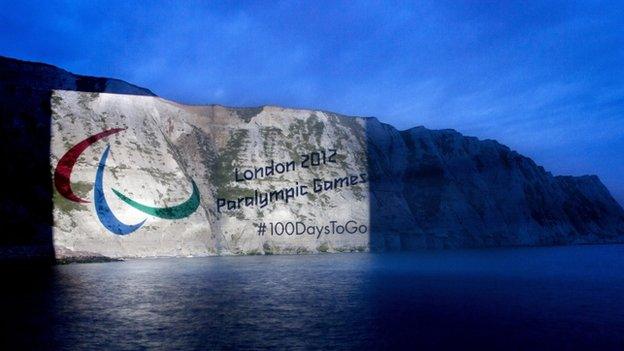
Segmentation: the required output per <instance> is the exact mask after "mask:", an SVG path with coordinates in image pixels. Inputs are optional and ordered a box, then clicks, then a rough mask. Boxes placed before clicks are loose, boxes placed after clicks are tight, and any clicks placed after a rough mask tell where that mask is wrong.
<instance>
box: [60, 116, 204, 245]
mask: <svg viewBox="0 0 624 351" xmlns="http://www.w3.org/2000/svg"><path fill="white" fill-rule="evenodd" d="M125 129H126V128H114V129H109V130H105V131H103V132H100V133H97V134H95V135H92V136H90V137H88V138H86V139H85V140H83V141H81V142H79V143H78V144H76V145H74V146H73V147H72V148H71V149H69V150H68V151H67V152H66V153H65V155H63V157H61V159H60V160H59V162H58V164H57V165H56V169H55V170H54V186H55V187H56V189H57V190H58V192H59V194H61V195H62V196H63V197H64V198H66V199H67V200H69V201H73V202H76V203H89V201H88V200H85V199H82V198H80V197H78V196H77V195H76V194H74V192H73V191H72V188H71V182H70V179H71V173H72V170H73V168H74V165H75V164H76V161H77V160H78V157H79V156H80V155H81V154H82V153H83V152H84V151H85V150H86V149H87V148H88V147H89V146H90V145H91V144H93V143H95V142H96V141H98V140H100V139H103V138H106V137H107V136H109V135H112V134H116V133H119V132H121V131H123V130H125ZM109 150H110V145H108V146H107V147H106V150H104V153H103V154H102V157H101V158H100V163H99V165H98V168H97V172H96V175H95V185H94V189H93V198H94V199H93V200H94V203H95V212H96V213H97V216H98V218H99V220H100V222H102V225H103V226H104V227H105V228H106V229H108V230H109V231H111V232H112V233H114V234H117V235H127V234H130V233H132V232H134V231H135V230H137V229H139V228H140V227H141V226H142V225H143V223H145V221H146V220H147V218H145V219H143V220H142V221H141V222H139V223H137V224H125V223H123V222H121V221H120V220H119V219H117V217H116V216H115V215H114V214H113V211H111V208H110V207H109V205H108V202H107V201H106V197H105V196H104V187H103V183H104V179H103V178H104V168H105V167H106V159H107V158H108V153H109ZM191 183H192V184H193V194H192V195H191V197H190V198H189V199H188V200H186V201H185V202H183V203H181V204H179V205H175V206H171V207H151V206H147V205H143V204H140V203H138V202H136V201H134V200H132V199H131V198H129V197H128V196H126V195H124V194H122V193H120V192H119V191H117V190H115V189H113V193H115V195H117V196H118V197H119V198H120V199H121V200H123V201H124V202H125V203H127V204H128V205H130V206H132V207H134V208H135V209H137V210H139V211H141V212H143V213H146V214H148V215H150V216H154V217H158V218H163V219H180V218H185V217H188V216H190V215H191V214H192V213H193V212H195V211H196V210H197V208H198V207H199V190H198V189H197V185H196V184H195V181H193V180H192V179H191Z"/></svg>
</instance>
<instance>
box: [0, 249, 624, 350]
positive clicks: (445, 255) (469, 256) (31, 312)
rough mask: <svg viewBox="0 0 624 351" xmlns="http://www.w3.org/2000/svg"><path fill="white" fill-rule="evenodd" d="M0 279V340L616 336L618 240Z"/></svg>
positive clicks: (567, 344) (145, 264)
mask: <svg viewBox="0 0 624 351" xmlns="http://www.w3.org/2000/svg"><path fill="white" fill-rule="evenodd" d="M15 271H16V269H13V272H14V273H15ZM3 280H4V282H7V283H10V284H3V287H2V289H3V292H2V294H3V295H4V296H3V298H2V304H3V305H2V307H3V317H2V318H3V321H4V323H6V324H5V326H4V328H3V329H4V330H3V331H4V332H9V337H8V339H5V340H4V341H5V342H12V343H21V345H22V346H27V347H34V348H60V349H78V350H89V349H94V348H105V349H129V350H132V349H145V348H147V349H215V348H217V349H223V348H225V349H231V348H236V349H257V348H280V349H327V348H332V349H362V348H368V349H384V348H385V349H394V348H396V347H400V346H402V347H404V348H409V347H413V346H424V347H442V346H447V347H448V346H464V347H468V346H471V347H474V346H483V347H488V348H489V347H498V348H504V349H517V348H519V349H527V348H531V349H534V348H535V347H538V348H548V347H550V348H553V347H556V348H579V347H585V348H590V347H592V348H594V349H605V348H614V349H615V348H622V347H624V246H582V247H559V248H532V249H493V250H468V251H437V252H418V253H410V254H400V255H375V254H342V255H332V254H326V255H310V256H266V257H261V256H255V257H214V258H193V259H158V260H135V261H127V262H115V263H98V264H74V265H66V266H56V267H53V268H51V269H49V270H47V271H36V270H25V271H23V272H20V273H19V274H5V278H4V279H3Z"/></svg>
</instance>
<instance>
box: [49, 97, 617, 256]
mask: <svg viewBox="0 0 624 351" xmlns="http://www.w3.org/2000/svg"><path fill="white" fill-rule="evenodd" d="M52 110H53V116H52V146H51V150H52V158H51V161H50V162H51V164H52V165H53V166H55V165H56V169H57V170H58V168H59V166H58V165H63V161H61V160H62V159H63V158H64V157H65V156H63V155H65V154H67V153H70V154H71V153H72V152H71V151H68V150H72V149H73V148H74V147H75V145H76V144H80V143H81V142H84V140H90V142H88V144H89V146H88V147H87V148H83V149H81V150H82V153H80V155H78V156H76V155H74V156H75V164H74V165H73V168H72V169H71V175H69V177H67V179H65V180H66V181H67V183H68V184H67V185H66V186H65V188H70V189H71V193H72V194H73V195H68V194H67V189H65V190H63V187H62V186H61V187H59V186H57V189H56V190H55V196H54V205H55V209H54V219H55V225H54V243H55V246H56V247H57V250H59V251H60V252H81V253H91V254H102V255H106V256H112V257H128V256H130V257H132V256H140V257H143V256H195V255H212V254H275V253H311V252H344V251H368V250H396V249H414V248H447V247H485V246H509V245H549V244H566V243H586V242H617V241H621V238H622V237H621V235H622V233H623V232H624V226H623V223H624V217H623V215H622V209H621V208H620V207H619V205H618V204H617V203H616V202H615V201H614V200H613V199H612V198H611V196H610V195H609V193H608V191H607V190H606V189H605V188H604V187H603V186H602V184H601V183H600V181H599V180H598V179H597V178H596V177H578V178H575V177H553V176H552V175H551V174H550V173H547V172H546V171H544V169H543V168H541V167H539V166H537V165H535V163H533V161H531V160H530V159H528V158H526V157H523V156H521V155H519V154H517V153H515V152H513V151H511V150H509V148H507V147H505V146H503V145H500V144H499V143H497V142H495V141H487V140H486V141H480V140H478V139H476V138H471V137H464V136H462V135H461V134H459V133H457V132H455V131H452V130H442V131H432V130H428V129H425V128H423V127H417V128H413V129H410V130H407V131H403V132H399V131H397V130H396V129H394V128H393V127H391V126H388V125H385V124H382V123H379V122H378V121H377V120H376V119H374V118H357V117H345V116H339V115H336V114H332V113H327V112H322V111H310V110H293V109H284V108H278V107H263V108H256V109H234V108H225V107H221V106H184V105H180V104H176V103H173V102H170V101H166V100H163V99H161V98H157V97H151V96H131V95H116V94H106V93H84V92H73V91H55V92H54V94H53V95H52ZM57 173H58V171H57ZM57 178H58V175H57ZM55 183H56V179H55ZM73 197H75V198H77V199H82V200H86V201H90V202H88V203H85V202H80V201H72V198H73ZM74 200H76V199H74Z"/></svg>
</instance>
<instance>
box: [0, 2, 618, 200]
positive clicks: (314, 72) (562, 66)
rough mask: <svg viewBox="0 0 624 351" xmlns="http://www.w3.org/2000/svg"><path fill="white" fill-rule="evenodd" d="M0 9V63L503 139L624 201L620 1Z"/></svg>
mask: <svg viewBox="0 0 624 351" xmlns="http://www.w3.org/2000/svg"><path fill="white" fill-rule="evenodd" d="M180 3H181V4H176V3H175V2H173V1H170V2H169V1H168V2H159V1H149V2H145V3H144V4H142V5H140V4H137V3H134V2H132V3H131V2H127V1H101V2H98V1H90V2H79V3H76V4H74V3H73V2H71V1H70V2H54V1H51V2H42V3H39V2H37V3H30V2H29V1H22V2H20V3H19V4H17V3H16V2H15V1H5V0H0V5H1V6H2V9H3V10H2V11H1V12H0V55H5V56H11V57H17V58H21V59H26V60H36V61H43V62H48V63H51V64H54V65H57V66H60V67H63V68H65V69H68V70H70V71H72V72H75V73H81V74H88V75H98V76H107V77H116V78H121V79H124V80H127V81H129V82H132V83H135V84H138V85H141V86H145V87H148V88H150V89H152V90H153V91H154V92H156V93H157V94H159V95H161V96H163V97H165V98H169V99H173V100H177V101H181V102H187V103H219V104H224V105H231V106H254V105H264V104H273V105H281V106H289V107H309V108H317V109H324V110H330V111H335V112H340V113H344V114H348V115H361V116H376V117H378V118H379V119H380V120H381V121H384V122H387V123H390V124H392V125H394V126H396V127H397V128H399V129H406V128H409V127H413V126H416V125H424V126H426V127H430V128H454V129H457V130H458V131H460V132H462V133H464V134H468V135H474V136H478V137H479V138H490V139H497V140H499V141H500V142H502V143H504V144H507V145H509V146H510V147H512V148H513V149H515V150H517V151H519V152H521V153H523V154H525V155H527V156H530V157H532V158H533V159H535V160H536V161H537V162H538V163H540V164H542V165H544V166H545V167H546V169H548V170H551V171H552V172H553V173H555V174H572V175H581V174H598V175H599V176H600V178H601V179H602V180H603V181H604V182H605V183H606V184H607V186H608V187H609V188H610V189H611V191H612V193H613V194H614V195H615V196H616V198H617V199H618V200H619V201H620V202H621V203H624V180H623V178H622V177H624V3H622V2H620V3H608V2H587V3H581V4H578V3H577V4H572V3H570V2H568V1H562V2H540V3H534V4H524V3H521V2H510V1H491V2H488V3H485V2H484V3H479V2H459V1H449V2H444V1H435V2H424V1H422V2H420V1H419V2H417V4H413V5H405V4H402V3H400V2H383V3H382V2H374V3H373V2H362V3H359V4H354V3H353V2H350V1H349V2H344V3H342V4H339V3H338V2H336V1H328V2H320V1H310V2H306V3H300V2H294V1H284V2H269V1H261V2H246V3H245V4H242V5H241V4H239V3H238V2H231V3H221V2H219V3H217V4H206V3H204V2H190V1H185V2H183V4H182V2H180Z"/></svg>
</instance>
